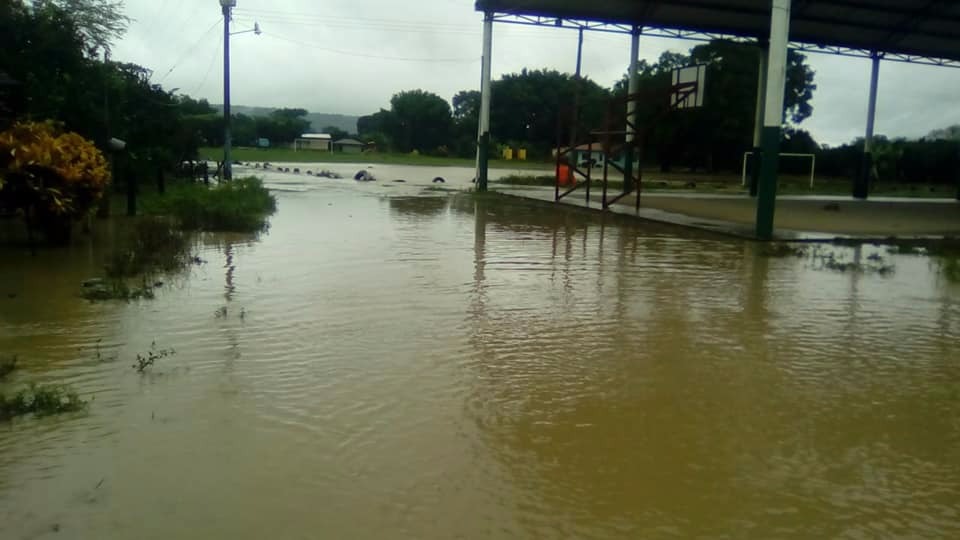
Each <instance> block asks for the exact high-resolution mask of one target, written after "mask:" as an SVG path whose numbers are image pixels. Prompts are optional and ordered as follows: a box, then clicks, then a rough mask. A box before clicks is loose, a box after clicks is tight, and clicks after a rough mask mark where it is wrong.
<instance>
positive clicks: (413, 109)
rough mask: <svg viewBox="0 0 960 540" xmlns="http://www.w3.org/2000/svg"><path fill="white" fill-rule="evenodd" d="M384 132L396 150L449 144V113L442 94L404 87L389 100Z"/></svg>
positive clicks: (430, 150) (425, 149) (420, 149)
mask: <svg viewBox="0 0 960 540" xmlns="http://www.w3.org/2000/svg"><path fill="white" fill-rule="evenodd" d="M390 113H391V114H390V117H388V118H390V119H389V120H388V121H387V122H386V124H387V125H386V126H384V127H385V128H386V133H387V134H388V135H389V136H390V138H391V140H392V141H393V144H394V146H395V149H396V150H398V151H400V152H411V151H413V150H417V151H418V152H421V153H433V152H436V151H437V150H438V149H439V148H440V147H445V146H448V145H449V144H450V133H451V128H452V126H453V114H452V111H451V110H450V104H449V103H447V101H446V100H445V99H443V98H442V97H440V96H438V95H436V94H432V93H430V92H425V91H423V90H408V91H405V92H400V93H399V94H395V95H394V96H393V98H392V99H391V100H390Z"/></svg>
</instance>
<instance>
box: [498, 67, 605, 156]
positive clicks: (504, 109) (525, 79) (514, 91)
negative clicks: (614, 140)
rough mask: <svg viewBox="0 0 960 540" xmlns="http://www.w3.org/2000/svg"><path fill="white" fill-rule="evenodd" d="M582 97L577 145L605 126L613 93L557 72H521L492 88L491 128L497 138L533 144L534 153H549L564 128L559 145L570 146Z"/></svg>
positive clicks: (589, 81)
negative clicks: (575, 105) (574, 108)
mask: <svg viewBox="0 0 960 540" xmlns="http://www.w3.org/2000/svg"><path fill="white" fill-rule="evenodd" d="M578 92H579V96H580V97H579V103H580V114H579V115H578V117H579V123H578V125H577V133H578V134H579V136H578V140H579V141H581V142H585V141H586V140H587V139H589V138H590V135H589V132H590V131H591V130H595V129H598V128H600V127H602V126H603V119H604V115H605V112H606V109H607V103H608V100H609V97H610V94H609V92H608V91H607V90H606V89H605V88H603V87H601V86H600V85H598V84H597V83H595V82H593V81H591V80H590V79H586V78H584V79H580V80H577V79H576V78H575V77H574V76H573V75H570V74H567V73H560V72H559V71H553V70H533V71H529V70H526V69H525V70H523V71H521V72H520V73H514V74H509V75H504V76H503V78H502V79H500V80H499V81H495V82H494V83H493V91H492V100H491V109H490V123H491V131H492V133H493V135H494V136H495V137H496V138H497V139H498V140H502V141H510V142H516V143H523V144H527V145H530V146H531V147H532V148H533V149H534V150H535V153H537V154H540V155H544V154H549V149H550V148H553V147H554V146H556V144H557V142H558V141H557V135H558V134H557V127H558V125H562V126H563V128H564V129H563V130H562V132H561V133H560V142H561V144H563V145H566V144H567V143H568V141H569V137H570V131H569V130H570V127H571V123H572V120H573V112H572V106H573V103H574V101H575V96H576V95H577V93H578Z"/></svg>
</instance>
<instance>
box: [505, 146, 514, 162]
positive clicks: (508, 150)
mask: <svg viewBox="0 0 960 540" xmlns="http://www.w3.org/2000/svg"><path fill="white" fill-rule="evenodd" d="M503 159H505V160H507V161H510V160H511V159H513V148H509V147H508V148H504V149H503Z"/></svg>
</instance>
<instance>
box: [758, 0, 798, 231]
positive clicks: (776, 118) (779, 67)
mask: <svg viewBox="0 0 960 540" xmlns="http://www.w3.org/2000/svg"><path fill="white" fill-rule="evenodd" d="M789 39H790V0H772V1H771V10H770V48H769V50H768V53H767V91H766V103H765V105H764V119H763V133H762V135H761V141H760V150H761V158H760V159H761V163H760V182H759V185H758V186H757V220H756V235H757V238H759V239H761V240H769V239H771V238H773V218H774V211H775V209H776V204H777V168H778V166H779V165H780V130H781V128H782V126H783V97H784V96H783V94H784V91H785V89H786V82H787V43H788V42H789Z"/></svg>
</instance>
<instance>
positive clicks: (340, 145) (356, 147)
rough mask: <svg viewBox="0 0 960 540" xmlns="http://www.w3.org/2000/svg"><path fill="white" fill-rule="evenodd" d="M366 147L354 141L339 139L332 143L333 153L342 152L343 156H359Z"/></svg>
mask: <svg viewBox="0 0 960 540" xmlns="http://www.w3.org/2000/svg"><path fill="white" fill-rule="evenodd" d="M366 146H367V145H366V144H364V143H362V142H360V141H358V140H356V139H340V140H339V141H334V143H333V151H334V152H343V153H345V154H359V153H360V152H363V150H364V148H366Z"/></svg>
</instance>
